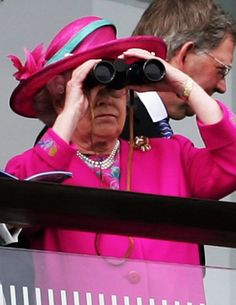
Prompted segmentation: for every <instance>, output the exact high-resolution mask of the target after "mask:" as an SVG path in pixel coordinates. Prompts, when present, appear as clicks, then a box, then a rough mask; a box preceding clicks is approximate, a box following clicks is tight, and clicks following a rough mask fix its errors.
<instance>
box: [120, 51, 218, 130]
mask: <svg viewBox="0 0 236 305" xmlns="http://www.w3.org/2000/svg"><path fill="white" fill-rule="evenodd" d="M120 58H124V59H129V58H140V59H144V60H148V59H153V58H154V59H155V58H156V59H158V60H159V61H161V62H162V63H163V64H164V66H165V69H166V75H165V77H164V78H163V79H162V80H161V81H160V82H156V83H150V84H144V85H132V86H129V87H128V88H129V89H133V90H135V91H137V92H144V91H159V92H161V91H162V92H174V93H175V94H176V95H177V96H178V97H180V98H182V99H183V100H184V101H185V102H186V103H187V104H188V105H189V106H190V107H191V109H192V110H193V111H194V113H195V114H196V115H197V117H198V118H199V119H200V120H201V121H202V123H204V124H215V123H217V122H218V121H220V120H221V119H222V116H223V114H222V111H221V109H220V106H219V105H218V103H217V102H216V101H215V100H214V99H213V98H212V97H211V96H209V95H208V94H207V93H206V92H205V91H204V89H203V88H202V87H200V86H199V85H198V84H197V83H196V82H195V81H194V80H192V79H191V78H190V77H189V76H188V75H187V74H185V73H184V72H182V71H181V70H179V69H177V68H175V67H174V66H172V65H171V64H169V63H168V62H166V61H165V60H163V59H161V58H159V57H156V56H155V55H154V54H152V53H150V52H148V51H146V50H142V49H129V50H127V51H126V52H124V53H123V54H122V55H121V56H120ZM164 102H165V101H164ZM167 107H168V105H167Z"/></svg>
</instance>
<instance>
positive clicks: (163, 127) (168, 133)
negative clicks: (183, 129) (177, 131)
mask: <svg viewBox="0 0 236 305" xmlns="http://www.w3.org/2000/svg"><path fill="white" fill-rule="evenodd" d="M154 126H155V128H156V129H158V131H159V132H160V136H161V137H163V138H170V137H172V135H173V131H172V129H171V127H170V124H169V118H165V119H163V120H161V121H158V122H155V123H154Z"/></svg>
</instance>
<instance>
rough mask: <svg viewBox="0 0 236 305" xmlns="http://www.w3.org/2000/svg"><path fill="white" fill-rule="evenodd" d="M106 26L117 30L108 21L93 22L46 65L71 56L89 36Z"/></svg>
mask: <svg viewBox="0 0 236 305" xmlns="http://www.w3.org/2000/svg"><path fill="white" fill-rule="evenodd" d="M106 25H111V26H113V27H114V28H115V25H114V24H113V23H111V21H110V20H108V19H102V20H96V21H94V22H91V23H90V24H88V25H87V26H85V27H84V28H83V29H82V30H81V31H79V33H77V34H76V35H75V36H74V37H73V38H71V39H70V40H69V41H68V42H67V43H66V44H65V45H64V47H63V48H61V49H60V50H58V51H57V53H56V54H54V55H53V57H52V58H50V59H49V60H48V61H47V64H46V65H50V64H53V63H55V62H57V61H58V60H61V59H62V58H64V57H65V55H66V54H70V53H71V52H72V51H73V50H74V49H75V48H76V47H77V46H78V45H79V44H80V43H81V42H82V41H83V40H84V39H85V38H86V37H87V36H88V35H89V34H91V33H92V32H94V31H95V30H97V29H99V28H101V27H103V26H106Z"/></svg>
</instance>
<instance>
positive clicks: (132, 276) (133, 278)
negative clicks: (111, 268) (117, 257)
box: [128, 270, 141, 284]
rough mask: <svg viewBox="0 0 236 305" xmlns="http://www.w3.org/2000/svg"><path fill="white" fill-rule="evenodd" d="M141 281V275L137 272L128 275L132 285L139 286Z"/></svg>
mask: <svg viewBox="0 0 236 305" xmlns="http://www.w3.org/2000/svg"><path fill="white" fill-rule="evenodd" d="M140 279H141V278H140V275H139V273H138V272H137V271H135V270H131V271H130V272H129V273H128V280H129V282H130V283H131V284H137V283H138V282H140Z"/></svg>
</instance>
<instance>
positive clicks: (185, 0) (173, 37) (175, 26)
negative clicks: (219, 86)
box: [133, 0, 236, 58]
mask: <svg viewBox="0 0 236 305" xmlns="http://www.w3.org/2000/svg"><path fill="white" fill-rule="evenodd" d="M133 35H134V36H137V35H152V36H157V37H161V38H162V39H163V40H164V41H165V42H166V44H167V49H168V51H167V53H168V54H167V57H168V58H171V57H173V56H174V54H175V53H176V51H178V50H179V49H180V48H181V46H182V45H183V44H184V43H186V42H188V41H192V42H193V44H194V49H195V50H196V51H204V50H205V51H206V50H207V51H210V50H212V49H214V48H216V47H217V46H219V44H220V43H221V42H222V41H223V40H224V39H225V37H227V36H230V37H231V38H232V40H233V42H234V43H236V23H235V21H234V20H233V18H232V17H231V16H230V15H229V14H228V13H227V12H225V11H224V10H223V9H222V7H221V6H220V5H218V4H216V3H215V2H214V1H213V0H154V1H153V2H152V3H151V4H150V5H149V7H148V8H147V9H146V10H145V12H144V13H143V15H142V17H141V19H140V20H139V22H138V24H137V26H136V28H135V29H134V31H133Z"/></svg>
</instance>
